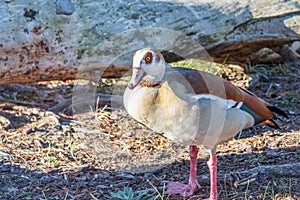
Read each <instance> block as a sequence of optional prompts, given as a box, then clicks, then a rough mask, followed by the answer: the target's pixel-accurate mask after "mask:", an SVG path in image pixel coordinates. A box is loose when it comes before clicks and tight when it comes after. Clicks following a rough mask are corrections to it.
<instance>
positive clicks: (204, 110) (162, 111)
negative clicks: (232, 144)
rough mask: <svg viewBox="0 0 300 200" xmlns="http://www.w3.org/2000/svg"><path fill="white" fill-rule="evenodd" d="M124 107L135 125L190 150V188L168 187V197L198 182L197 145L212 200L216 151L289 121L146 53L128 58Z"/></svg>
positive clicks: (239, 92)
mask: <svg viewBox="0 0 300 200" xmlns="http://www.w3.org/2000/svg"><path fill="white" fill-rule="evenodd" d="M132 67H133V71H132V78H131V80H130V82H129V84H128V86H127V88H126V90H125V93H124V106H125V109H126V110H127V112H128V113H129V114H130V115H131V116H132V117H133V118H134V119H135V120H137V121H139V122H140V123H142V124H144V125H146V126H147V127H149V128H150V129H152V130H154V131H156V132H160V133H163V134H164V136H166V137H167V138H169V139H171V140H172V141H174V142H178V143H181V144H184V145H190V176H189V183H188V184H182V183H179V182H170V183H168V185H167V190H166V193H167V194H180V195H182V196H191V195H192V194H193V192H194V191H195V189H197V188H200V184H199V183H198V180H197V174H196V171H197V154H198V148H197V145H203V146H204V147H205V148H207V149H208V150H209V152H210V159H209V161H208V162H207V164H208V167H209V170H210V179H211V191H210V197H209V199H211V200H214V199H217V196H218V193H217V184H216V179H217V157H216V145H217V144H219V143H222V142H225V141H228V140H230V139H231V138H233V137H234V136H235V135H236V134H237V133H238V132H239V131H241V130H243V129H246V128H248V127H251V126H253V125H256V124H259V123H265V124H267V125H270V126H273V127H278V126H277V124H276V123H275V121H274V119H276V117H275V114H274V113H277V114H279V115H282V116H284V117H286V118H287V117H288V116H287V115H286V114H285V113H284V112H283V111H281V110H280V109H278V108H276V107H274V106H272V105H270V104H268V103H266V102H265V101H263V100H262V99H260V98H258V97H256V96H254V95H253V94H251V93H250V92H248V91H247V90H244V89H242V88H239V87H237V86H234V85H233V84H231V83H230V82H229V81H226V80H223V79H222V78H219V77H217V76H215V75H212V74H209V73H206V72H201V71H197V70H192V69H186V68H180V67H175V68H174V67H171V66H170V65H169V64H168V63H166V62H165V60H164V57H163V56H162V54H161V53H160V52H158V51H156V50H153V49H150V48H145V49H141V50H138V51H136V52H135V53H134V55H133V66H132Z"/></svg>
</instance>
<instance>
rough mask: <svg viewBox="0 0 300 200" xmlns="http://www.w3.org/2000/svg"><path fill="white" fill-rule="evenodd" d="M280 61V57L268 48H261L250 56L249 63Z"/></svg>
mask: <svg viewBox="0 0 300 200" xmlns="http://www.w3.org/2000/svg"><path fill="white" fill-rule="evenodd" d="M280 60H281V56H280V55H279V54H278V53H276V52H275V51H273V50H272V49H269V48H262V49H260V50H259V51H257V52H256V53H254V54H253V55H251V61H253V62H256V63H270V62H279V61H280Z"/></svg>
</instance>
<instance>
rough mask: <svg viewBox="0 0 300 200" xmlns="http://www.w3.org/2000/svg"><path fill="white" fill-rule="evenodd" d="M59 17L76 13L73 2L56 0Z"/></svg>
mask: <svg viewBox="0 0 300 200" xmlns="http://www.w3.org/2000/svg"><path fill="white" fill-rule="evenodd" d="M55 5H56V14H57V15H72V14H73V13H74V12H75V6H74V4H73V3H72V1H71V0H56V3H55Z"/></svg>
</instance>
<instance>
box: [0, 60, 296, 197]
mask: <svg viewBox="0 0 300 200" xmlns="http://www.w3.org/2000/svg"><path fill="white" fill-rule="evenodd" d="M221 74H222V76H223V77H224V78H227V79H229V80H231V81H233V82H234V83H236V84H238V85H240V86H243V87H247V89H249V90H250V91H252V92H254V93H255V94H257V95H258V96H260V97H261V98H263V99H265V100H267V101H268V102H270V103H272V104H274V105H276V106H278V107H280V108H282V109H283V110H284V111H285V112H287V114H288V115H289V117H290V119H285V120H284V121H283V122H282V123H280V125H281V127H282V128H281V129H280V130H274V129H272V128H269V127H267V126H263V125H259V126H256V127H253V128H250V129H248V130H245V131H243V132H242V133H240V134H238V135H237V136H236V138H235V139H233V140H231V141H229V142H226V143H224V144H221V145H219V146H218V150H217V152H218V188H219V199H300V173H299V170H300V169H299V168H300V167H299V166H300V164H299V163H300V145H299V144H300V99H299V94H300V93H299V91H300V69H299V67H298V66H294V65H290V66H288V67H287V65H280V66H273V67H271V66H256V67H253V68H252V69H250V70H249V71H248V74H246V73H244V72H243V70H242V69H240V68H236V67H231V66H223V69H222V73H221ZM249 74H252V75H251V76H252V78H250V76H249ZM250 79H251V81H250V82H249V80H250ZM116 82H118V81H116V80H106V81H102V83H101V84H100V85H99V87H97V92H98V93H100V92H101V93H103V92H106V93H107V92H108V93H109V92H111V91H112V90H111V88H112V87H113V85H114V84H115V83H116ZM118 83H119V84H120V85H122V84H123V86H124V85H125V83H126V82H122V81H119V82H118ZM76 84H77V83H75V82H74V81H69V82H59V81H56V82H54V81H53V82H43V83H35V84H30V85H1V86H0V199H109V198H111V199H120V198H116V197H114V198H112V195H111V193H109V192H117V191H118V190H122V191H123V190H124V188H125V187H130V188H132V189H133V191H134V195H135V196H138V194H141V193H144V195H143V198H144V199H147V198H148V199H150V197H155V196H157V199H184V198H182V197H180V196H177V195H171V196H167V195H165V196H163V191H164V188H165V185H166V183H167V182H168V181H181V182H187V181H188V173H189V157H188V147H186V146H181V145H178V144H173V143H172V142H171V141H169V140H168V139H166V138H164V137H163V136H162V135H160V134H157V133H154V132H153V131H151V130H149V129H147V128H145V127H144V126H143V125H140V124H138V123H137V122H136V121H134V120H133V119H131V118H130V117H129V116H128V115H127V113H126V112H125V111H124V109H116V108H114V107H112V106H111V105H108V106H105V105H103V104H100V105H98V106H97V107H96V111H95V112H85V113H80V114H78V115H76V116H75V115H72V101H71V98H72V94H74V93H73V89H74V85H76ZM122 88H124V87H122ZM118 93H121V91H118ZM98 103H101V102H98ZM207 159H208V157H207V153H206V152H205V150H201V151H200V153H199V162H198V175H199V181H200V184H201V186H202V188H201V189H200V190H199V191H197V192H196V193H195V195H194V196H192V197H189V198H185V199H201V198H205V197H208V195H209V189H210V185H209V172H208V168H207V166H206V161H207ZM139 199H142V198H139Z"/></svg>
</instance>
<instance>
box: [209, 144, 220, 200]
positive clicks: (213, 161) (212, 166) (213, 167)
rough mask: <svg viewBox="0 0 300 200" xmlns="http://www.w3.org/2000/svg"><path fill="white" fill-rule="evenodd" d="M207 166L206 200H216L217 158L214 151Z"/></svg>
mask: <svg viewBox="0 0 300 200" xmlns="http://www.w3.org/2000/svg"><path fill="white" fill-rule="evenodd" d="M207 165H208V168H209V171H210V196H209V198H208V200H217V199H218V191H217V156H216V153H215V152H214V150H212V151H211V153H210V158H209V160H208V162H207Z"/></svg>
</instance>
